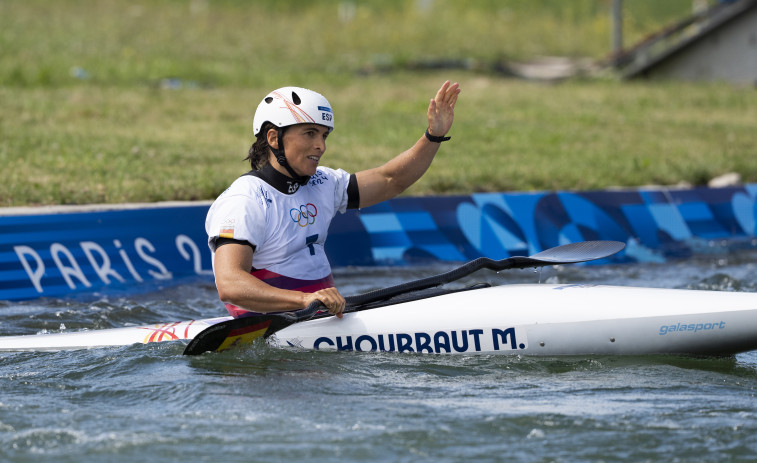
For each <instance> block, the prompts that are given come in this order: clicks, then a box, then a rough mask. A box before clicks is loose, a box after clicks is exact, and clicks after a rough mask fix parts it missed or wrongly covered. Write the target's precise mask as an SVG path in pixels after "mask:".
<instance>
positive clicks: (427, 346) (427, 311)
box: [0, 284, 757, 356]
mask: <svg viewBox="0 0 757 463" xmlns="http://www.w3.org/2000/svg"><path fill="white" fill-rule="evenodd" d="M225 320H229V317H221V318H215V319H207V320H198V321H191V322H180V323H167V324H159V325H149V326H139V327H126V328H116V329H106V330H93V331H79V332H70V333H56V334H42V335H28V336H10V337H0V351H19V350H32V351H37V350H65V349H81V348H93V347H105V346H121V345H128V344H134V343H150V342H162V341H176V340H189V339H192V338H193V337H194V336H196V335H197V333H199V332H200V331H202V330H203V329H204V328H207V327H209V326H213V325H215V324H218V323H220V322H223V321H225ZM267 340H268V342H269V344H271V345H273V346H276V347H286V348H301V349H315V350H354V351H386V352H401V353H405V352H406V353H428V354H474V353H488V354H505V355H546V356H556V355H591V354H599V355H645V354H665V353H675V354H693V355H718V356H720V355H732V354H736V353H739V352H745V351H750V350H755V349H757V293H737V292H721V291H697V290H681V289H657V288H639V287H622V286H594V285H545V284H538V285H537V284H528V285H504V286H495V287H488V288H479V289H472V290H467V291H461V292H454V293H451V294H444V295H440V296H435V297H429V298H425V299H420V300H413V301H408V302H403V303H398V304H394V305H388V306H384V307H377V308H371V309H368V310H361V311H356V312H352V313H346V314H345V315H344V318H342V319H337V318H335V317H326V318H316V319H311V320H308V321H301V322H297V323H293V324H291V325H289V326H286V327H284V328H283V329H280V330H278V331H276V332H275V333H273V334H271V335H270V336H269V337H268V338H267Z"/></svg>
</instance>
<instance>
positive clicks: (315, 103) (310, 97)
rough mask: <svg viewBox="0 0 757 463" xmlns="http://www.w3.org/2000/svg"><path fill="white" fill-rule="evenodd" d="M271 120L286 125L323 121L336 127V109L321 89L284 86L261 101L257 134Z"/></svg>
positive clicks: (254, 127)
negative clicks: (322, 93) (332, 108)
mask: <svg viewBox="0 0 757 463" xmlns="http://www.w3.org/2000/svg"><path fill="white" fill-rule="evenodd" d="M266 121H268V122H270V123H272V124H273V125H275V126H276V127H279V128H283V127H287V126H290V125H295V124H320V125H324V126H326V127H328V128H329V132H330V131H332V130H334V113H333V112H332V111H331V105H330V104H329V101H328V100H327V99H326V98H324V96H323V95H321V94H320V93H317V92H314V91H312V90H308V89H306V88H300V87H282V88H280V89H277V90H274V91H272V92H271V93H269V94H268V96H266V97H265V98H263V101H261V102H260V104H259V105H258V109H257V110H256V111H255V117H254V118H253V120H252V129H253V133H254V134H255V136H256V137H257V136H258V133H260V129H261V128H262V127H263V124H264V123H265V122H266Z"/></svg>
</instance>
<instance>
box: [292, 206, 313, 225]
mask: <svg viewBox="0 0 757 463" xmlns="http://www.w3.org/2000/svg"><path fill="white" fill-rule="evenodd" d="M317 215H318V209H317V208H316V207H315V204H313V203H307V204H303V205H302V206H300V208H299V209H297V208H294V207H293V208H291V209H290V210H289V217H291V218H292V222H296V223H297V225H299V226H300V227H307V226H308V225H313V224H314V223H315V216H317Z"/></svg>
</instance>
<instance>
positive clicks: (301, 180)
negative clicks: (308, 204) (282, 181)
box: [269, 127, 310, 186]
mask: <svg viewBox="0 0 757 463" xmlns="http://www.w3.org/2000/svg"><path fill="white" fill-rule="evenodd" d="M276 133H277V135H276V136H277V137H278V142H279V147H278V149H276V148H274V147H273V146H270V145H269V148H271V151H273V155H274V156H276V160H277V161H278V162H279V164H280V165H281V166H283V167H284V168H285V169H286V171H287V172H288V173H289V176H290V177H292V180H294V182H295V183H297V184H299V185H300V186H305V184H307V183H308V180H310V177H309V176H307V175H299V174H297V172H295V171H294V169H292V166H290V165H289V162H287V158H286V155H285V154H284V129H283V128H282V127H279V128H278V129H277V130H276Z"/></svg>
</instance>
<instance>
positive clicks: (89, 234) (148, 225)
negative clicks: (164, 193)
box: [0, 205, 212, 300]
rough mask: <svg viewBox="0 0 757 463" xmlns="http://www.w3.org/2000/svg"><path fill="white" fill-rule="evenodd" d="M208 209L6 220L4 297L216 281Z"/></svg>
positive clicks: (0, 247)
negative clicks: (191, 278)
mask: <svg viewBox="0 0 757 463" xmlns="http://www.w3.org/2000/svg"><path fill="white" fill-rule="evenodd" d="M207 210H208V206H207V205H201V206H179V207H165V208H164V207H146V208H140V209H128V210H108V211H94V212H73V213H54V214H43V215H17V216H0V300H21V299H33V298H37V297H42V296H44V297H58V296H64V295H69V294H73V293H82V292H87V293H90V292H92V293H94V292H98V291H101V290H104V289H109V290H112V291H129V290H134V289H136V288H137V287H140V286H142V287H145V288H147V287H151V288H155V287H159V286H160V285H161V284H168V283H171V282H174V281H175V280H177V279H180V278H182V277H187V276H197V275H199V276H203V277H206V278H212V270H211V263H210V254H209V251H208V246H207V236H206V235H205V227H204V223H205V215H206V214H207Z"/></svg>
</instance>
